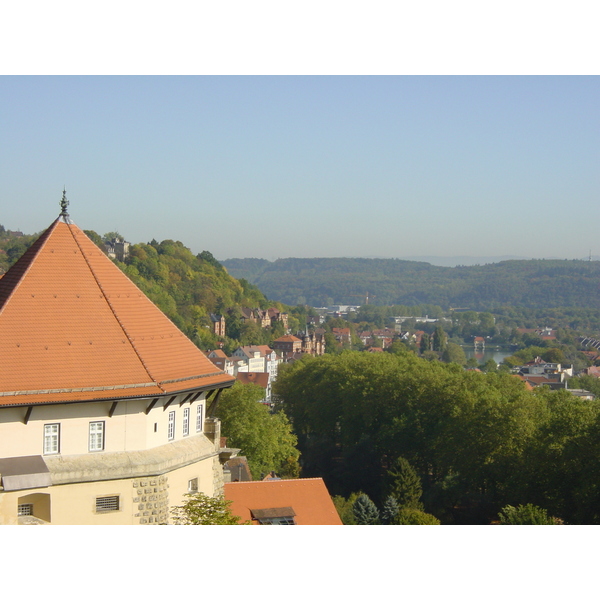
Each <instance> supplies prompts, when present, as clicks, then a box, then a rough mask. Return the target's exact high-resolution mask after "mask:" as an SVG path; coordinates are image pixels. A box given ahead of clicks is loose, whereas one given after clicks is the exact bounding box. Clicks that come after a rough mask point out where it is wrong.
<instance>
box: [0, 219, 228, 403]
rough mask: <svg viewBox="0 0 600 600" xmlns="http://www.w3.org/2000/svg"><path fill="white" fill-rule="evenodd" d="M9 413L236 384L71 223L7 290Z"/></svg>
mask: <svg viewBox="0 0 600 600" xmlns="http://www.w3.org/2000/svg"><path fill="white" fill-rule="evenodd" d="M0 365H2V368H1V370H0V405H3V404H32V403H38V402H54V401H66V400H89V399H97V398H112V397H129V396H151V395H157V394H164V393H174V392H178V391H183V390H187V389H194V388H198V387H205V386H211V385H222V384H225V385H227V384H228V383H231V382H232V381H233V379H232V378H231V377H230V376H228V375H226V374H225V373H223V372H222V371H220V370H217V369H216V368H215V366H214V365H213V364H212V363H211V362H210V361H209V360H208V359H207V358H206V357H205V356H204V355H203V354H202V352H201V351H200V350H199V349H198V348H197V347H196V346H195V345H194V344H193V343H192V342H191V341H190V340H189V339H188V338H187V337H186V336H185V335H184V334H183V333H182V332H181V331H180V330H179V329H178V328H177V327H176V326H175V325H174V324H173V323H172V322H171V321H170V320H169V319H168V318H167V317H166V316H165V315H164V314H163V313H162V312H161V311H160V309H158V308H157V307H156V306H155V305H154V304H153V303H152V302H151V301H150V300H149V299H148V298H147V297H146V296H145V295H144V294H143V293H142V292H141V291H140V290H139V288H137V287H136V286H135V284H134V283H133V282H132V281H130V280H129V279H128V278H127V276H126V275H125V274H124V273H122V272H121V270H120V269H119V268H118V267H117V266H116V265H115V264H114V263H113V262H112V261H111V260H110V259H109V258H107V257H106V256H105V255H104V253H103V252H102V251H101V250H100V249H99V248H98V247H97V246H96V245H95V244H94V243H93V242H92V241H91V240H90V239H89V238H88V237H87V236H86V235H85V234H84V233H83V231H81V229H79V228H78V227H77V226H76V225H74V224H72V223H65V222H62V221H60V220H58V219H57V220H56V221H55V222H54V223H53V224H52V225H51V226H50V227H49V228H48V229H47V230H46V231H45V232H44V233H43V234H42V235H41V236H40V238H39V239H38V240H37V241H36V242H35V243H34V244H33V245H32V246H31V247H30V248H29V249H28V250H27V252H26V253H25V254H24V255H23V256H22V257H21V259H20V260H19V261H18V262H17V263H16V264H15V265H14V266H13V267H12V268H11V269H10V270H9V271H8V272H7V273H6V275H5V276H4V277H3V278H2V280H1V281H0Z"/></svg>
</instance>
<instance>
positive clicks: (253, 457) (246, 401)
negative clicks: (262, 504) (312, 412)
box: [216, 382, 300, 479]
mask: <svg viewBox="0 0 600 600" xmlns="http://www.w3.org/2000/svg"><path fill="white" fill-rule="evenodd" d="M263 397H264V389H263V388H262V387H260V386H259V385H255V384H253V383H251V384H242V383H240V382H236V383H235V384H234V386H233V387H232V388H230V389H228V390H224V391H223V393H222V394H221V398H220V399H219V404H218V406H217V410H216V416H217V417H218V418H219V419H221V431H222V433H223V435H224V436H225V437H227V443H228V445H229V446H230V447H232V448H240V450H241V453H242V454H243V455H245V456H246V457H247V459H248V464H249V466H250V470H251V472H252V476H253V477H254V478H255V479H259V478H260V477H261V475H262V474H265V473H268V472H270V471H275V472H276V473H278V474H279V475H280V476H282V477H297V476H298V474H299V467H298V458H299V456H300V452H299V451H298V449H297V448H296V443H297V438H296V436H295V435H294V434H293V433H292V431H291V425H290V422H289V420H288V418H287V416H286V415H285V413H283V412H277V413H275V414H272V413H271V412H270V411H269V408H268V407H267V406H265V405H264V404H261V403H260V400H261V399H262V398H263Z"/></svg>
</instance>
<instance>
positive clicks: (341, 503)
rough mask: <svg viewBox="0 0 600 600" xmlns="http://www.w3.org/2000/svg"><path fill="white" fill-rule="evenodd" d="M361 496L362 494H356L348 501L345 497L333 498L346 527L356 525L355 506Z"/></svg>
mask: <svg viewBox="0 0 600 600" xmlns="http://www.w3.org/2000/svg"><path fill="white" fill-rule="evenodd" d="M359 496H360V492H354V493H353V494H350V496H349V497H348V498H347V499H346V498H344V497H343V496H333V497H332V498H331V499H332V500H333V505H334V506H335V509H336V510H337V512H338V515H339V516H340V519H341V520H342V523H343V524H344V525H356V517H355V516H354V510H353V506H354V503H355V502H356V499H357V498H358V497H359Z"/></svg>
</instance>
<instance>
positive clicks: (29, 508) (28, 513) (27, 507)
mask: <svg viewBox="0 0 600 600" xmlns="http://www.w3.org/2000/svg"><path fill="white" fill-rule="evenodd" d="M17 515H18V516H19V517H32V516H33V504H19V505H18V507H17Z"/></svg>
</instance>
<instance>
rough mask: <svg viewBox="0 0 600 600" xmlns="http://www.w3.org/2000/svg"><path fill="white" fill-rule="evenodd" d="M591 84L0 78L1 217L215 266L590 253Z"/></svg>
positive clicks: (594, 166) (595, 150) (594, 86)
mask: <svg viewBox="0 0 600 600" xmlns="http://www.w3.org/2000/svg"><path fill="white" fill-rule="evenodd" d="M599 107H600V79H599V78H598V77H597V76H588V77H586V76H514V77H513V76H4V77H0V130H1V132H2V143H1V145H0V198H1V205H2V209H1V213H0V214H1V216H0V223H2V224H3V225H4V226H5V227H6V228H8V229H19V230H22V231H24V232H27V233H31V232H34V231H39V230H42V229H44V228H45V227H46V226H48V225H49V224H50V222H51V221H52V220H53V219H54V218H56V216H57V215H58V212H59V208H58V202H59V200H60V198H61V194H62V190H63V186H65V187H66V190H67V198H68V200H69V202H70V207H69V211H70V214H71V218H72V219H73V221H74V222H75V223H76V224H77V225H79V226H80V227H81V228H83V229H93V230H95V231H97V232H98V233H100V234H103V233H106V232H108V231H118V232H120V233H121V234H122V235H124V236H125V238H126V239H127V240H129V241H132V242H147V241H149V240H151V239H152V238H155V239H157V240H159V241H160V240H163V239H175V240H180V241H182V242H183V243H184V244H185V245H186V246H188V247H190V248H191V249H192V251H193V252H195V253H197V252H200V251H202V250H208V251H210V252H212V253H213V254H214V255H215V256H216V257H217V258H219V259H225V258H232V257H237V258H245V257H258V258H267V259H269V260H273V259H276V258H284V257H316V256H318V257H335V256H380V257H407V256H415V255H437V256H457V255H464V256H470V255H471V256H473V255H474V256H482V255H484V256H493V255H522V256H527V257H532V258H544V257H559V258H583V257H586V256H587V255H588V254H589V252H590V251H591V252H592V254H600V246H599V242H598V236H597V223H598V217H599V216H600V203H599V202H598V190H599V189H600V186H599V184H600V169H599V168H598V167H599V158H600V152H599V148H600V146H599V142H600V137H599V135H600V118H599Z"/></svg>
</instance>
